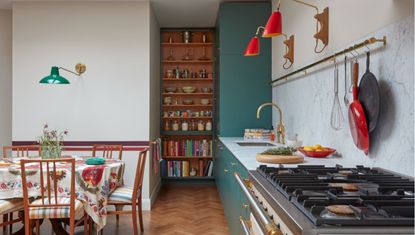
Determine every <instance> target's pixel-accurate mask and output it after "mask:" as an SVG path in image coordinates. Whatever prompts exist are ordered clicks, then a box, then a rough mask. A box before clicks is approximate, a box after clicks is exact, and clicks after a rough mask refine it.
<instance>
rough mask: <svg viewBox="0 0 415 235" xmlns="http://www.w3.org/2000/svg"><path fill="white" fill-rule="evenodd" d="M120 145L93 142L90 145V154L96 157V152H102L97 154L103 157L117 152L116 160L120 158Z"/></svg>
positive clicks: (121, 147)
mask: <svg viewBox="0 0 415 235" xmlns="http://www.w3.org/2000/svg"><path fill="white" fill-rule="evenodd" d="M122 149H123V146H122V145H106V144H94V145H93V146H92V156H93V157H97V153H98V152H99V153H102V155H98V156H100V157H103V158H112V156H113V152H118V160H121V159H122Z"/></svg>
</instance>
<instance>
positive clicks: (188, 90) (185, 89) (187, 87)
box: [182, 86, 196, 93]
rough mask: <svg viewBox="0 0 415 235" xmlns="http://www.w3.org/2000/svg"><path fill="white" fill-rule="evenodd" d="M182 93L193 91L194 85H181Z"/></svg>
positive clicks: (194, 89)
mask: <svg viewBox="0 0 415 235" xmlns="http://www.w3.org/2000/svg"><path fill="white" fill-rule="evenodd" d="M182 90H183V92H184V93H193V92H195V91H196V87H194V86H184V87H182Z"/></svg>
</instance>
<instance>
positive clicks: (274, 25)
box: [262, 11, 282, 38]
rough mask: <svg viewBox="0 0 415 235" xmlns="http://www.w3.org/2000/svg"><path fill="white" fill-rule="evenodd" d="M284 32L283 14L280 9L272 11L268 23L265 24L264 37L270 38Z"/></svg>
mask: <svg viewBox="0 0 415 235" xmlns="http://www.w3.org/2000/svg"><path fill="white" fill-rule="evenodd" d="M281 33H282V16H281V12H280V11H274V12H272V15H271V16H270V17H269V19H268V22H267V24H266V25H265V29H264V32H263V33H262V37H264V38H270V37H275V36H278V35H281Z"/></svg>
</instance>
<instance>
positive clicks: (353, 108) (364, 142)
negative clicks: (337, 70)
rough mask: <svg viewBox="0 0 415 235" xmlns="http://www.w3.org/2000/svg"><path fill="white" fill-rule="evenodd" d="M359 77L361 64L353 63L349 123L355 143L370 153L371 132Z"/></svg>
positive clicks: (366, 152)
mask: <svg viewBox="0 0 415 235" xmlns="http://www.w3.org/2000/svg"><path fill="white" fill-rule="evenodd" d="M358 77H359V64H358V63H357V62H355V63H354V64H353V75H352V79H353V102H352V103H351V104H350V106H349V125H350V132H351V133H352V137H353V141H354V143H355V145H356V146H357V147H358V148H359V149H361V150H363V152H364V153H365V154H366V155H368V154H369V132H368V129H367V123H366V116H365V113H364V111H363V107H362V105H361V104H360V102H359V100H358V95H359V94H358V87H357V80H358Z"/></svg>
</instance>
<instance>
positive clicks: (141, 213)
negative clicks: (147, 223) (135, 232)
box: [138, 201, 144, 232]
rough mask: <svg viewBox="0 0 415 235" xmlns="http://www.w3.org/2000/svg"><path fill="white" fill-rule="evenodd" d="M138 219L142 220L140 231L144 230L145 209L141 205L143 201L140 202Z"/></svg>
mask: <svg viewBox="0 0 415 235" xmlns="http://www.w3.org/2000/svg"><path fill="white" fill-rule="evenodd" d="M138 219H139V220H140V231H141V232H144V225H143V209H142V207H141V201H140V202H139V203H138Z"/></svg>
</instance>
